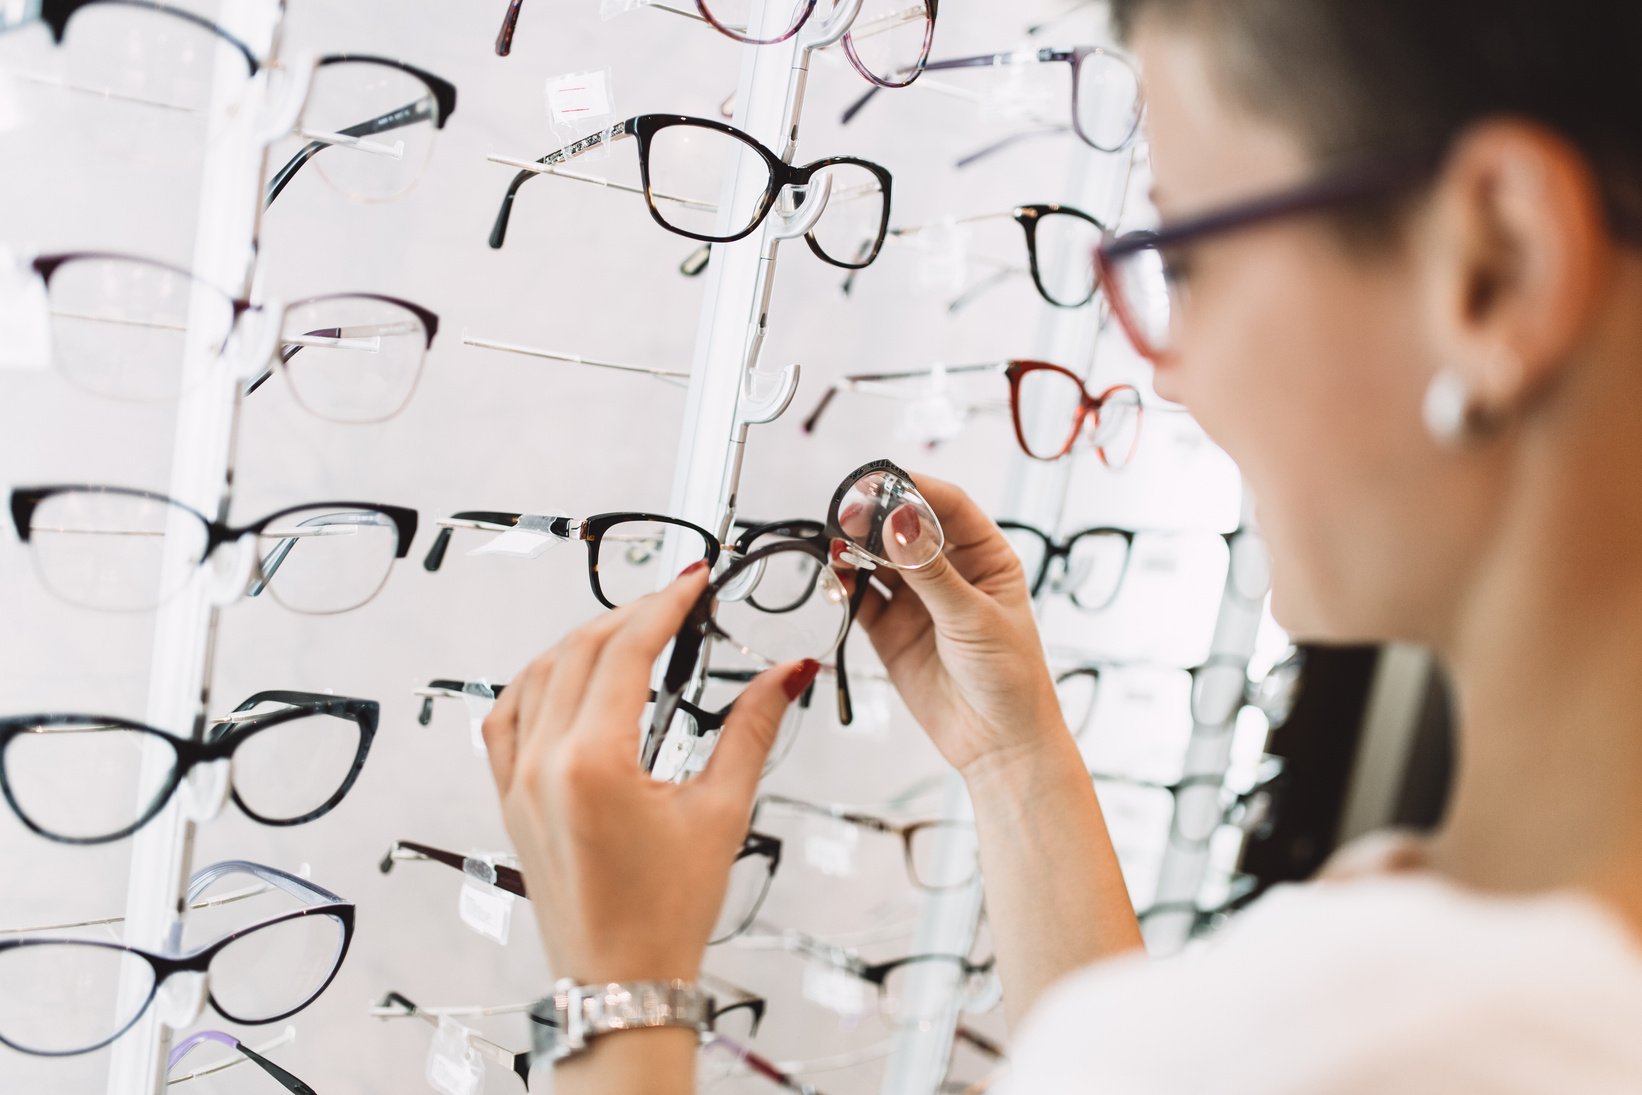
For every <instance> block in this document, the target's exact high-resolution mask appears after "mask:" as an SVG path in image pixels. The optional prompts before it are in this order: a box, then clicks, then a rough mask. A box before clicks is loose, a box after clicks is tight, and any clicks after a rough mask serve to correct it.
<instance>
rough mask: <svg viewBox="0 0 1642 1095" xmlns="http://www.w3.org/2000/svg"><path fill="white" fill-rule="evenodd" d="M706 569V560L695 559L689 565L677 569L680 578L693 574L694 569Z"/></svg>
mask: <svg viewBox="0 0 1642 1095" xmlns="http://www.w3.org/2000/svg"><path fill="white" fill-rule="evenodd" d="M706 569H707V560H705V559H697V560H696V561H695V562H693V563H691V564H690V565H689V566H687V567H685V568H684V569H683V570H681V571H679V572H678V576H679V577H680V578H688V577H689V576H690V575H692V574H694V573H695V572H696V571H698V570H706Z"/></svg>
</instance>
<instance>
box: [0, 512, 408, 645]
mask: <svg viewBox="0 0 1642 1095" xmlns="http://www.w3.org/2000/svg"><path fill="white" fill-rule="evenodd" d="M11 516H12V521H13V523H14V524H15V526H16V528H17V535H18V538H19V539H21V540H22V541H23V542H24V543H25V544H27V545H28V546H29V551H30V554H31V555H32V557H33V559H34V565H35V569H36V570H37V571H38V573H39V575H40V578H41V581H42V582H44V584H45V586H46V588H48V589H50V590H51V591H52V592H53V593H54V594H56V595H57V596H58V597H60V598H62V599H63V600H65V601H67V602H69V603H70V604H75V605H79V606H81V607H83V608H95V609H101V610H104V611H113V612H137V611H145V610H147V609H152V608H156V607H158V606H159V605H161V604H164V603H165V602H166V601H167V600H169V599H170V598H171V597H173V596H175V595H176V594H177V593H179V592H181V591H182V589H183V587H184V586H186V585H187V584H188V582H189V581H190V580H191V579H192V578H193V575H194V572H195V571H196V570H197V569H199V568H200V567H202V566H204V565H205V563H206V561H207V560H208V559H210V558H211V556H212V554H213V553H215V552H216V551H217V550H218V549H219V548H223V547H225V546H230V545H233V546H238V547H239V550H240V553H241V556H242V558H243V556H244V555H245V554H246V553H247V549H246V547H245V545H247V544H253V545H254V547H255V554H253V555H251V556H250V557H249V558H245V559H244V561H243V563H242V565H241V567H240V568H239V574H240V575H241V576H243V578H242V585H241V586H240V588H243V590H244V593H245V595H246V596H249V597H255V596H258V595H260V594H261V593H262V592H263V591H264V590H266V591H268V592H270V593H272V594H273V597H274V599H275V600H277V601H279V602H280V603H281V604H283V605H284V606H285V607H287V608H289V609H292V610H293V611H296V612H303V613H308V614H310V615H330V614H332V613H337V612H346V611H348V610H350V609H354V608H358V607H359V606H360V605H362V604H364V603H365V602H367V601H369V600H370V599H371V598H372V597H374V596H376V593H377V591H378V590H380V589H381V588H382V585H383V583H384V582H386V581H387V578H388V571H389V570H390V569H391V568H392V566H393V561H394V560H395V559H402V558H404V557H405V555H406V553H407V552H408V551H409V550H410V542H411V537H413V536H414V535H415V534H416V511H415V510H411V509H405V508H404V507H402V506H387V505H380V504H377V503H375V502H316V503H311V504H309V505H305V506H291V507H290V508H288V509H282V510H279V511H277V512H275V513H271V514H269V515H268V516H266V517H264V518H262V519H261V520H258V521H253V522H252V523H251V524H248V525H229V524H227V523H226V522H223V521H213V520H212V519H210V518H208V517H206V516H205V515H204V514H203V513H200V512H199V511H198V510H195V509H193V508H192V507H189V506H185V505H183V504H182V503H181V502H178V501H176V500H174V499H171V498H168V497H166V496H165V495H163V494H155V493H152V492H150V491H144V490H132V489H129V488H125V487H99V486H81V485H74V486H52V487H19V488H17V489H16V490H14V491H12V492H11Z"/></svg>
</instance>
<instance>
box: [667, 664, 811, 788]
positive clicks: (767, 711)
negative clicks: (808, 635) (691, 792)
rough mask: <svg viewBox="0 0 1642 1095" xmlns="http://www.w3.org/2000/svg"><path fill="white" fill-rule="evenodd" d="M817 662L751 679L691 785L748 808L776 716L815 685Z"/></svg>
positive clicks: (771, 739) (776, 727) (775, 727)
mask: <svg viewBox="0 0 1642 1095" xmlns="http://www.w3.org/2000/svg"><path fill="white" fill-rule="evenodd" d="M820 672H821V663H820V662H817V661H815V660H814V659H806V660H805V661H801V662H789V663H788V664H786V665H783V666H777V667H776V668H774V669H771V670H768V671H766V672H764V673H760V674H759V675H758V676H757V677H755V678H753V682H752V683H751V684H749V685H748V686H747V688H746V690H745V691H744V692H742V693H741V696H740V698H738V699H737V700H736V701H735V707H734V708H733V709H731V711H730V717H729V718H728V719H726V720H725V722H724V729H723V731H722V732H721V733H720V734H719V737H718V744H717V745H715V746H714V747H713V755H712V757H711V759H709V760H708V761H707V769H706V771H704V772H703V773H702V774H701V775H700V776H698V777H697V778H696V779H695V780H694V781H693V783H692V786H699V787H700V788H701V789H702V792H703V793H710V794H713V795H716V796H721V797H722V798H724V799H725V800H727V801H728V802H730V803H732V804H734V805H735V806H737V807H744V808H745V810H746V812H747V813H748V814H751V812H752V806H753V796H754V795H755V794H757V793H758V781H759V778H760V777H761V776H762V775H763V773H764V762H765V761H766V760H768V759H769V756H770V747H771V746H773V745H774V744H775V738H776V734H777V733H779V732H780V730H781V720H782V718H783V717H784V716H785V715H786V714H787V709H788V708H789V707H790V706H792V702H793V701H794V700H795V699H797V698H798V697H799V696H801V695H803V694H804V690H805V689H807V688H808V687H809V686H810V685H811V684H813V683H815V678H816V675H817V674H819V673H820Z"/></svg>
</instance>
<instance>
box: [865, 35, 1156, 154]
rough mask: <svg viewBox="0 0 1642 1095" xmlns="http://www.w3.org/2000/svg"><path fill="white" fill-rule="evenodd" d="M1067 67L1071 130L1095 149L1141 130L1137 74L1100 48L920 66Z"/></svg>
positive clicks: (1121, 145)
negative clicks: (1069, 87)
mask: <svg viewBox="0 0 1642 1095" xmlns="http://www.w3.org/2000/svg"><path fill="white" fill-rule="evenodd" d="M1035 64H1056V65H1061V64H1063V65H1066V66H1068V69H1069V70H1070V72H1071V81H1072V86H1071V94H1072V131H1073V132H1074V133H1076V134H1077V135H1078V138H1079V139H1080V140H1081V141H1083V143H1084V144H1086V145H1088V146H1089V147H1090V148H1093V149H1095V150H1096V151H1097V152H1121V151H1123V150H1124V149H1125V148H1127V147H1129V144H1130V142H1131V141H1133V140H1134V138H1135V134H1136V132H1138V131H1139V129H1140V115H1141V111H1142V105H1141V95H1140V74H1139V73H1137V72H1136V71H1135V69H1134V66H1133V65H1131V64H1130V63H1129V62H1128V61H1127V60H1125V59H1124V58H1122V57H1120V56H1119V55H1117V54H1116V53H1113V52H1112V51H1111V50H1108V49H1105V48H1103V47H1101V46H1073V47H1071V48H1067V49H1025V50H1015V51H1013V52H1009V53H985V54H980V55H978V56H973V57H955V58H951V59H948V60H944V61H927V62H925V64H924V70H925V71H927V72H943V71H948V70H951V69H963V68H996V67H998V66H1002V65H1035ZM877 93H878V89H877V88H871V89H869V90H868V91H867V93H866V94H865V95H863V96H861V98H859V99H857V100H856V101H855V102H854V103H852V104H851V105H850V107H849V109H848V110H846V111H844V118H843V120H844V121H845V122H846V123H848V122H850V121H851V120H853V119H854V117H855V116H856V114H858V113H860V111H861V109H862V108H863V107H865V106H866V105H867V104H868V103H869V102H871V101H872V98H873V96H874V95H876V94H877Z"/></svg>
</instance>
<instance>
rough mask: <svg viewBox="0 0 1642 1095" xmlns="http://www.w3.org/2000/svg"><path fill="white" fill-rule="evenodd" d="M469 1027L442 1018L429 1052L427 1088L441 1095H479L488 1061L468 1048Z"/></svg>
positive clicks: (448, 1018) (446, 1016)
mask: <svg viewBox="0 0 1642 1095" xmlns="http://www.w3.org/2000/svg"><path fill="white" fill-rule="evenodd" d="M467 1035H468V1031H467V1028H466V1027H464V1026H462V1024H460V1023H458V1022H457V1021H456V1020H454V1019H452V1018H451V1017H450V1016H448V1015H441V1016H440V1017H439V1029H438V1030H437V1031H436V1032H434V1035H433V1045H432V1047H431V1048H430V1049H429V1050H428V1067H427V1071H426V1076H427V1081H428V1085H429V1086H430V1087H432V1088H433V1090H435V1091H437V1092H439V1093H440V1095H478V1092H479V1089H480V1088H481V1087H482V1086H483V1085H484V1082H485V1062H484V1060H483V1059H482V1058H481V1057H480V1056H479V1051H478V1050H476V1049H474V1048H473V1047H472V1046H470V1045H468V1039H467Z"/></svg>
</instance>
